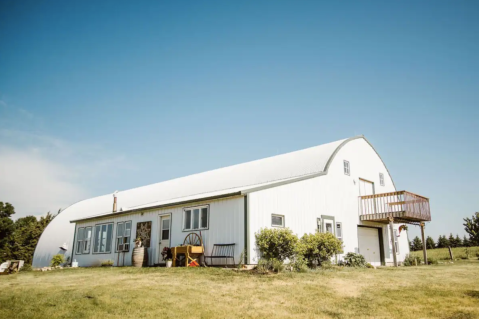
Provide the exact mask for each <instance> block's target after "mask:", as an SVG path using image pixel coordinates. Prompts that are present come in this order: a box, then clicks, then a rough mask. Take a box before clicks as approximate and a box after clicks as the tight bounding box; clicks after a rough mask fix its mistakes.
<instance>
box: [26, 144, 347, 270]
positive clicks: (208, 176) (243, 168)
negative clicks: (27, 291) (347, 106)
mask: <svg viewBox="0 0 479 319" xmlns="http://www.w3.org/2000/svg"><path fill="white" fill-rule="evenodd" d="M348 140H350V139H348ZM348 140H339V141H336V142H332V143H328V144H323V145H319V146H315V147H311V148H307V149H304V150H300V151H296V152H291V153H286V154H282V155H277V156H273V157H268V158H265V159H260V160H256V161H252V162H247V163H243V164H239V165H233V166H228V167H224V168H220V169H216V170H212V171H207V172H204V173H200V174H194V175H190V176H186V177H181V178H176V179H172V180H169V181H165V182H161V183H156V184H152V185H148V186H143V187H138V188H133V189H129V190H125V191H120V192H118V194H117V198H118V209H120V208H122V207H125V208H126V209H127V210H135V209H138V208H148V207H155V206H161V205H168V204H172V205H173V204H174V203H178V202H182V201H186V200H194V199H198V200H201V199H204V198H209V197H213V196H219V195H226V194H230V193H234V192H245V191H247V190H248V189H254V188H257V187H261V186H265V185H275V184H277V183H281V182H284V181H287V180H295V179H301V178H302V177H307V176H308V175H311V174H318V173H321V172H324V171H325V170H327V167H328V162H329V161H330V159H331V158H332V157H333V156H334V154H335V153H336V152H337V150H338V149H339V148H340V146H341V145H342V144H343V143H345V142H347V141H348ZM112 206H113V196H112V195H111V194H108V195H103V196H99V197H94V198H91V199H86V200H83V201H80V202H77V203H75V204H73V205H71V206H69V207H68V208H66V209H65V210H63V211H62V212H61V213H60V215H58V216H57V217H56V218H55V219H54V220H53V221H52V222H51V223H50V225H48V227H47V229H46V230H45V231H44V233H43V234H42V236H41V238H40V240H39V243H38V245H37V248H36V250H35V257H34V266H36V264H37V265H38V266H39V265H40V264H44V263H45V260H46V261H47V263H48V262H49V261H50V258H51V257H50V256H46V254H44V252H42V250H45V249H49V248H48V247H50V248H51V247H58V246H60V245H62V244H63V243H64V242H67V243H70V244H69V246H70V247H71V242H72V241H73V232H74V225H72V224H70V221H77V220H82V219H87V218H89V217H93V216H98V217H99V216H100V215H109V214H111V212H112ZM60 238H64V239H60ZM55 253H56V252H54V253H53V254H55ZM43 256H45V257H43ZM44 258H46V259H45V260H44ZM40 260H41V261H40Z"/></svg>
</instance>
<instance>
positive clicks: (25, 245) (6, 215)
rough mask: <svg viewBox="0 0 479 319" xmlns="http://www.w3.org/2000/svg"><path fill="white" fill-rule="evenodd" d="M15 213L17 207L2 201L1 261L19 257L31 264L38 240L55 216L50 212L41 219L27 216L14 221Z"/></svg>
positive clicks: (0, 222) (0, 209) (0, 213)
mask: <svg viewBox="0 0 479 319" xmlns="http://www.w3.org/2000/svg"><path fill="white" fill-rule="evenodd" d="M14 214H15V208H14V207H13V206H12V205H11V204H9V203H5V204H4V203H3V202H0V263H3V262H4V261H6V260H12V259H15V260H16V259H19V260H24V261H25V263H26V264H31V263H32V259H33V253H34V252H35V247H36V246H37V243H38V240H39V239H40V236H41V234H42V233H43V230H44V229H45V228H46V227H47V225H48V224H49V223H50V222H51V221H52V220H53V218H54V217H55V216H53V215H51V214H50V213H48V214H47V215H46V216H44V217H41V218H40V219H39V220H38V219H37V218H36V217H34V216H27V217H22V218H19V219H17V220H16V221H15V222H14V221H13V220H12V215H14Z"/></svg>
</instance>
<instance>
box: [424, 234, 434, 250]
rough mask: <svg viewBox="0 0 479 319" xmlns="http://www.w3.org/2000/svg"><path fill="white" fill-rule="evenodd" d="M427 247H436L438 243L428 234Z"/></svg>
mask: <svg viewBox="0 0 479 319" xmlns="http://www.w3.org/2000/svg"><path fill="white" fill-rule="evenodd" d="M426 248H427V249H434V248H436V243H435V242H434V239H432V237H431V236H427V238H426Z"/></svg>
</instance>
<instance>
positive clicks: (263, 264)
mask: <svg viewBox="0 0 479 319" xmlns="http://www.w3.org/2000/svg"><path fill="white" fill-rule="evenodd" d="M256 270H257V272H258V273H260V274H267V273H268V272H270V271H273V272H277V273H279V272H282V271H284V264H283V262H282V261H281V260H278V259H275V258H272V259H266V258H261V259H260V260H259V261H258V265H257V266H256Z"/></svg>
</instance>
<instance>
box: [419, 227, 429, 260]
mask: <svg viewBox="0 0 479 319" xmlns="http://www.w3.org/2000/svg"><path fill="white" fill-rule="evenodd" d="M419 225H420V226H421V237H422V253H423V255H424V265H427V250H426V240H425V238H424V222H421V223H420V224H419Z"/></svg>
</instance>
